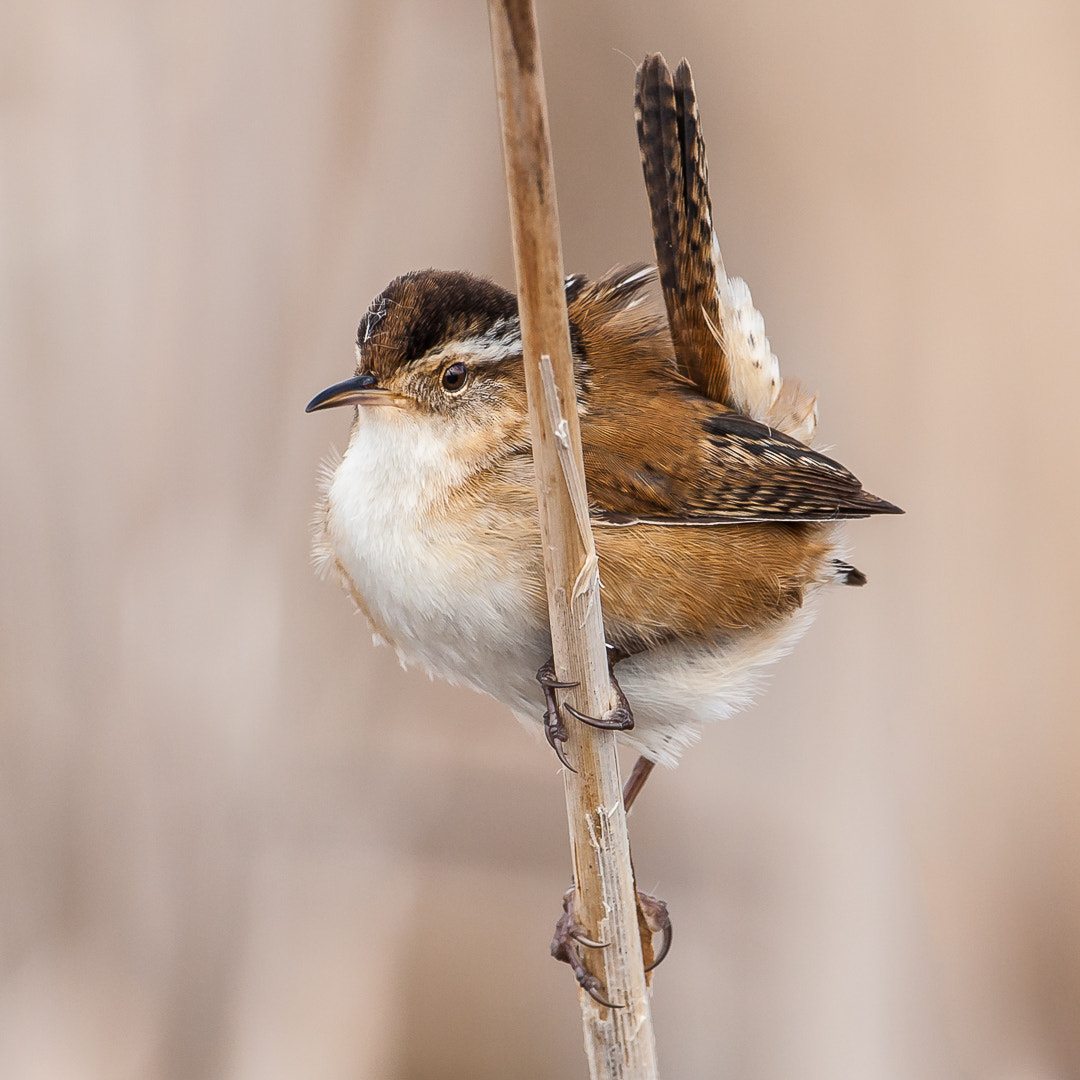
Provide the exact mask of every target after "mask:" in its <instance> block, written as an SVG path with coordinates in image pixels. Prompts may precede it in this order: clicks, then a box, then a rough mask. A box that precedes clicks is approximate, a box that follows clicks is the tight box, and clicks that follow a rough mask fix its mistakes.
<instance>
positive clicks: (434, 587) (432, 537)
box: [326, 407, 551, 711]
mask: <svg viewBox="0 0 1080 1080" xmlns="http://www.w3.org/2000/svg"><path fill="white" fill-rule="evenodd" d="M423 420H424V422H423V423H418V422H416V419H414V418H413V417H411V416H410V415H409V414H408V413H407V412H405V411H404V410H399V409H396V408H392V407H390V408H372V409H367V410H362V411H361V416H360V421H359V423H358V424H357V425H356V426H355V427H354V429H353V434H352V438H351V440H350V443H349V448H348V450H347V451H346V452H345V456H344V458H343V460H342V462H341V464H340V465H339V466H338V468H337V470H336V472H335V473H334V476H333V479H332V481H331V483H330V487H329V490H328V492H327V514H326V540H327V541H328V542H329V545H330V546H331V548H332V550H333V552H334V555H335V556H336V557H337V559H338V560H339V562H340V563H341V565H342V567H343V568H344V569H345V572H346V573H347V574H348V576H349V578H350V579H351V583H352V586H353V588H354V589H355V590H356V592H357V593H358V594H359V595H360V596H361V597H362V598H363V601H364V604H365V605H366V607H367V608H368V610H369V611H370V613H371V615H372V616H373V618H374V619H375V620H376V621H377V622H378V623H379V624H381V626H382V627H384V628H385V631H386V633H387V635H388V636H389V637H390V639H391V642H392V644H393V645H394V646H395V647H396V648H397V650H398V653H399V655H401V657H402V659H403V660H404V661H406V662H410V661H413V660H418V661H420V662H421V663H422V664H423V665H424V666H425V667H426V668H427V669H428V670H429V671H432V672H434V673H435V674H438V675H440V676H442V677H443V678H446V679H448V680H449V681H451V682H465V683H469V684H471V685H473V686H476V687H477V688H478V689H481V690H484V691H486V692H487V693H489V694H491V695H492V696H493V697H496V698H499V699H500V700H502V701H504V702H506V703H507V704H508V705H510V706H511V707H512V708H515V709H522V708H528V709H530V710H533V711H535V709H536V707H537V703H538V702H539V700H540V698H539V694H538V691H537V687H536V683H535V681H534V679H533V676H534V674H535V671H536V668H537V667H539V665H540V664H541V663H543V661H544V660H545V659H546V658H547V656H548V655H550V652H551V647H550V639H549V636H548V632H547V627H546V623H545V622H544V621H543V620H538V619H537V618H536V617H535V611H534V607H535V606H534V605H532V604H530V602H529V597H528V594H527V584H526V579H527V575H526V574H525V573H524V572H523V567H522V561H523V559H525V558H526V557H527V555H528V553H524V552H521V551H518V552H516V553H515V552H513V551H510V550H507V551H504V552H500V553H499V554H498V555H497V556H495V557H493V554H492V542H491V539H490V536H487V535H485V536H478V535H476V525H475V523H470V521H466V520H463V519H462V518H461V515H460V514H453V513H447V512H446V503H447V501H448V499H449V498H450V496H451V495H452V494H453V492H454V491H455V490H456V489H457V488H458V487H459V486H460V485H461V484H462V483H464V482H465V481H466V479H467V477H466V475H465V474H464V472H463V471H462V470H461V469H460V468H456V467H455V455H453V454H451V453H449V446H448V442H447V439H446V437H445V434H446V433H445V432H442V431H440V425H439V423H438V422H437V421H436V420H434V419H433V418H431V417H424V418H423ZM533 557H534V558H535V556H533Z"/></svg>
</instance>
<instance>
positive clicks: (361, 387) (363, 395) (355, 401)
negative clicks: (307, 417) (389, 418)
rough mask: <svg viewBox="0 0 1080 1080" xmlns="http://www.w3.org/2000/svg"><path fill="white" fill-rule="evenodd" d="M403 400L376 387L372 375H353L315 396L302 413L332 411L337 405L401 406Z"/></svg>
mask: <svg viewBox="0 0 1080 1080" xmlns="http://www.w3.org/2000/svg"><path fill="white" fill-rule="evenodd" d="M405 400H406V399H405V398H403V397H402V396H401V395H400V394H395V393H394V392H393V391H392V390H387V389H386V388H385V387H382V386H379V385H378V380H377V379H376V378H375V376H374V375H354V376H353V377H352V378H351V379H346V380H345V381H344V382H339V383H334V385H333V386H328V387H327V388H326V389H325V390H324V391H323V392H322V393H321V394H316V395H315V396H314V397H313V398H312V399H311V400H310V401H309V402H308V405H307V408H306V409H305V410H304V412H316V411H317V410H319V409H333V408H336V407H337V406H338V405H403V404H404V403H405Z"/></svg>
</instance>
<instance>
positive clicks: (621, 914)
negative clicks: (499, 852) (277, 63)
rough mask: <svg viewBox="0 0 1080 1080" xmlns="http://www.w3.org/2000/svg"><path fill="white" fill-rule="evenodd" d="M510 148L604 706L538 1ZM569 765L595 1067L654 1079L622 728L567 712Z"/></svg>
mask: <svg viewBox="0 0 1080 1080" xmlns="http://www.w3.org/2000/svg"><path fill="white" fill-rule="evenodd" d="M488 11H489V15H490V19H491V40H492V51H493V54H494V63H495V83H496V90H497V93H498V99H499V113H500V117H501V122H502V137H503V160H504V164H505V167H506V184H507V190H508V194H509V198H510V221H511V228H512V232H513V238H514V258H515V265H516V270H517V282H518V303H519V307H520V313H521V334H522V342H523V346H524V355H525V375H526V385H527V389H528V395H529V417H530V422H531V424H532V442H533V458H534V461H535V466H536V490H537V499H538V502H539V509H540V533H541V537H542V543H543V549H544V571H545V574H546V577H547V591H548V608H549V613H550V619H551V638H552V648H553V652H554V656H555V667H556V671H557V672H558V676H559V678H560V679H563V680H566V681H578V682H579V683H580V685H579V687H578V688H577V689H575V690H573V691H571V692H570V699H571V700H572V702H573V704H574V705H575V706H576V708H577V709H579V710H580V711H581V712H583V713H585V714H586V715H589V716H602V715H603V714H604V713H605V712H607V711H608V710H609V709H610V708H611V707H612V704H613V702H612V694H611V683H610V679H609V677H608V666H607V654H606V649H605V645H604V623H603V616H602V614H601V610H600V588H599V586H600V579H599V574H598V572H597V564H596V551H595V548H594V546H593V539H592V531H591V529H590V527H589V515H588V499H587V496H586V493H585V468H584V463H583V458H582V453H581V434H580V428H579V424H578V413H577V397H576V390H575V386H574V374H573V362H572V357H571V352H570V332H569V326H568V322H567V313H566V294H565V291H564V284H563V283H564V272H563V262H562V248H561V244H560V239H559V220H558V209H557V206H556V202H555V180H554V175H553V171H552V164H551V144H550V140H549V137H548V124H547V104H546V98H545V94H544V77H543V70H542V68H541V63H540V45H539V38H538V36H537V32H536V16H535V12H534V10H533V4H532V0H489V3H488ZM569 726H570V739H569V741H568V742H567V743H566V753H567V757H568V758H569V760H570V761H571V762H572V763H573V765H574V767H575V769H577V772H576V773H571V772H569V771H564V783H565V789H566V810H567V817H568V821H569V826H570V847H571V853H572V856H573V864H574V882H575V885H576V887H577V896H576V900H575V913H576V916H577V920H578V922H579V923H580V924H581V925H582V926H583V927H584V930H585V933H586V935H587V936H588V937H590V938H592V939H593V940H595V941H601V942H605V943H606V947H605V948H601V949H596V948H583V949H582V953H583V956H584V960H585V964H586V966H587V967H588V969H589V971H590V972H592V973H593V974H594V975H596V976H597V977H598V978H599V979H600V982H601V985H602V986H603V987H604V992H605V993H606V995H607V1000H608V1001H610V1002H612V1003H613V1004H616V1005H619V1006H621V1007H620V1008H614V1009H608V1008H605V1007H604V1006H601V1005H599V1004H597V1002H595V1001H594V1000H593V999H592V998H591V997H589V995H588V994H586V993H584V992H580V993H579V998H580V1001H581V1010H582V1017H583V1023H584V1029H585V1050H586V1054H587V1055H588V1059H589V1068H590V1074H591V1076H592V1078H593V1080H655V1077H656V1076H657V1068H656V1045H655V1041H654V1038H653V1030H652V1018H651V1015H650V1010H649V997H648V987H647V984H646V979H645V972H644V965H643V960H642V949H641V937H640V932H639V928H638V912H637V895H636V892H635V887H634V873H633V867H632V866H631V863H630V842H629V837H628V835H627V829H626V813H625V811H624V809H623V804H622V796H621V791H620V776H619V763H618V758H617V757H616V753H615V736H614V733H613V732H610V731H600V730H597V729H596V728H592V727H589V726H587V725H585V724H581V723H577V722H574V721H573V720H571V721H570V725H569Z"/></svg>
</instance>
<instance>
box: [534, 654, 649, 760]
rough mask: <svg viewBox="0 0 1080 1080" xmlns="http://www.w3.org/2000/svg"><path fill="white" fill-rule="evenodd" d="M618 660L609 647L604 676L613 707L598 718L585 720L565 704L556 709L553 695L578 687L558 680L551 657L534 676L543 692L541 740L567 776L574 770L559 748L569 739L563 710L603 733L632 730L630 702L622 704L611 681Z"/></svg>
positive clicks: (623, 698)
mask: <svg viewBox="0 0 1080 1080" xmlns="http://www.w3.org/2000/svg"><path fill="white" fill-rule="evenodd" d="M622 659H624V654H623V653H621V652H618V651H616V650H612V649H611V648H610V647H609V649H608V675H609V677H610V679H611V687H612V689H613V690H614V692H615V707H614V708H613V709H611V710H610V712H607V713H605V714H604V715H603V716H601V717H596V716H588V715H587V714H585V713H583V712H579V711H578V710H577V709H575V708H574V707H573V706H572V705H567V704H565V703H564V704H563V705H561V706H560V704H559V699H558V697H557V695H556V693H555V691H556V690H573V689H575V688H576V687H578V686H580V685H581V684H580V683H576V682H565V681H563V680H561V679H559V677H558V676H557V675H556V673H555V658H554V657H552V658H551V659H550V660H549V661H548V662H547V663H546V664H544V666H543V667H542V668H541V669H540V670H539V671H538V672H537V673H536V681H537V682H538V683H539V684H540V687H541V689H542V690H543V691H544V707H545V709H546V711H545V713H544V737H545V738H546V739H547V741H548V745H549V746H550V747H551V749H552V750H554V751H555V754H556V756H557V757H558V759H559V761H561V762H562V764H563V765H565V766H566V768H568V769H569V770H570V771H571V772H577V769H575V768H574V767H573V766H572V765H571V764H570V762H569V761H567V760H566V754H565V753H564V752H563V748H562V744H563V743H564V742H566V740H567V739H568V738H569V733H568V732H567V730H566V721H565V720H563V717H562V713H563V710H565V711H566V712H568V713H569V714H570V715H571V716H572V717H573V718H574V719H575V720H579V721H580V722H581V723H583V724H588V725H589V726H590V727H595V728H602V729H604V730H606V731H629V730H630V729H631V728H632V727H633V726H634V714H633V712H632V711H631V709H630V702H629V701H627V700H626V695H625V694H624V693H623V690H622V687H621V686H620V685H619V680H618V679H616V678H615V670H614V669H615V665H616V664H617V663H618V662H619V661H620V660H622Z"/></svg>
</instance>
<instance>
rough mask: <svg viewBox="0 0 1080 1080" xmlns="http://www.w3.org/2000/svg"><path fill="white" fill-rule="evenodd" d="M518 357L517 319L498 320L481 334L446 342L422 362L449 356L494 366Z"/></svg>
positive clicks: (518, 329) (519, 327)
mask: <svg viewBox="0 0 1080 1080" xmlns="http://www.w3.org/2000/svg"><path fill="white" fill-rule="evenodd" d="M520 355H521V324H520V323H519V322H518V320H517V319H499V320H498V321H497V322H496V323H494V324H493V325H492V326H491V328H490V329H489V330H486V331H484V333H483V334H478V335H477V336H475V337H469V338H459V339H458V340H456V341H448V342H445V343H444V344H442V345H440V346H439V347H438V348H436V349H432V351H431V352H429V353H427V354H426V355H425V357H424V360H426V361H429V362H430V361H436V362H437V361H439V360H444V359H447V358H449V357H451V356H461V357H465V356H467V357H468V358H469V361H470V363H473V364H496V363H498V362H499V361H501V360H506V359H508V358H509V357H512V356H520Z"/></svg>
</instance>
